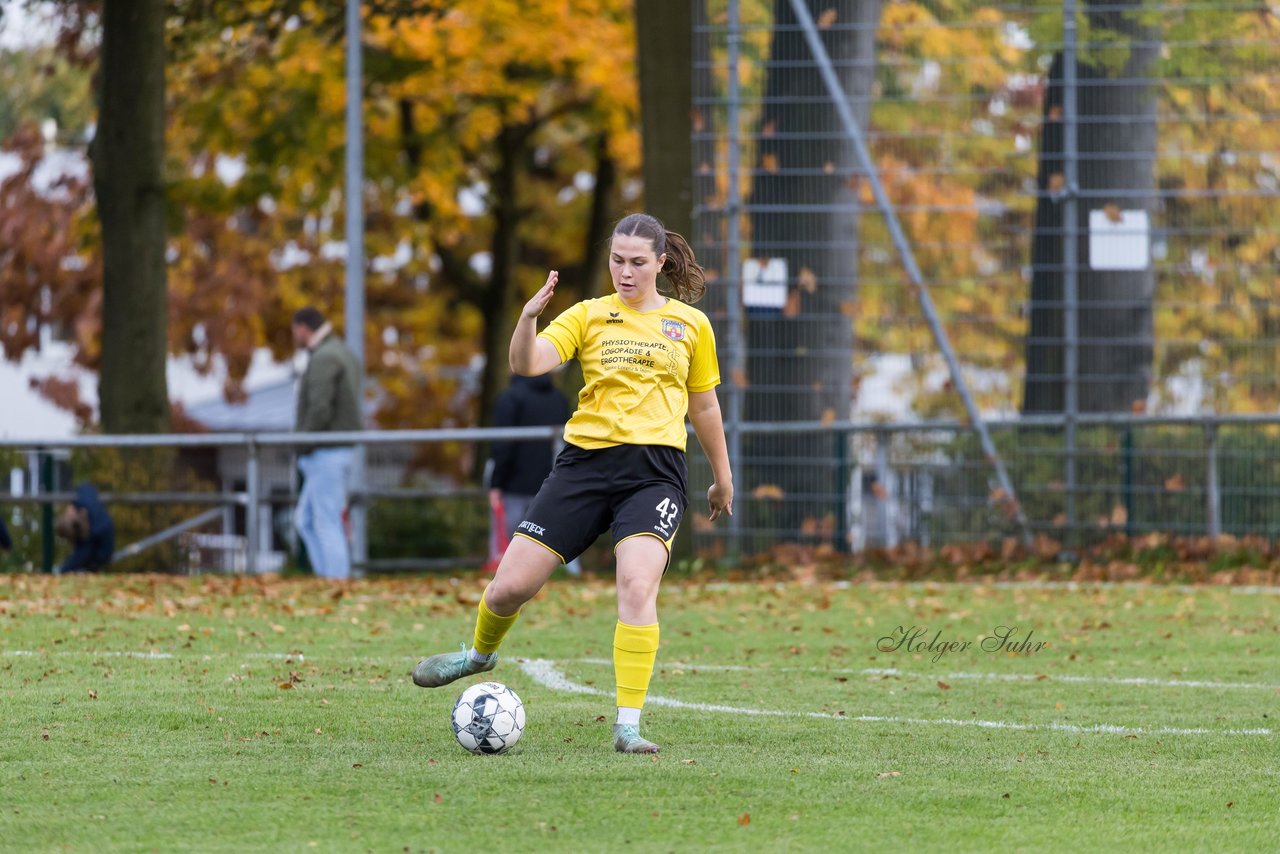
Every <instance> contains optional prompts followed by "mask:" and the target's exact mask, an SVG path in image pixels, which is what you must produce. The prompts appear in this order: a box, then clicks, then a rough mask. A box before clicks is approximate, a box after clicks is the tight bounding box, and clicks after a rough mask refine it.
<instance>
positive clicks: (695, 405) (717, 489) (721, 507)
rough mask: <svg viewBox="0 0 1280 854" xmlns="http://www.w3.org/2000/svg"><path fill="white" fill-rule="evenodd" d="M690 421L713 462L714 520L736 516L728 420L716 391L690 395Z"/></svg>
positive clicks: (710, 496) (711, 501)
mask: <svg viewBox="0 0 1280 854" xmlns="http://www.w3.org/2000/svg"><path fill="white" fill-rule="evenodd" d="M689 422H690V423H691V424H693V432H694V433H696V434H697V436H698V442H699V443H700V444H701V445H702V451H703V453H705V454H706V455H707V460H708V461H709V462H710V463H711V476H712V484H711V488H710V489H708V490H707V502H708V503H709V504H710V505H711V520H712V521H715V520H716V519H717V518H718V517H719V516H720V514H721V513H722V512H723V513H727V514H729V515H730V516H732V515H733V472H732V471H730V470H729V449H728V445H727V444H726V442H725V440H724V421H723V420H722V419H721V417H720V400H719V399H718V398H717V397H716V390H715V389H714V388H710V389H707V390H706V391H691V392H689Z"/></svg>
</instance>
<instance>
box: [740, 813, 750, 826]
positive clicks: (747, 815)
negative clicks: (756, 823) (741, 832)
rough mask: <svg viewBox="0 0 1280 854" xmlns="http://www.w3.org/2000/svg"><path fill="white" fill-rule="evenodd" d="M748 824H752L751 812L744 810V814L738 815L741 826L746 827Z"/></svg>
mask: <svg viewBox="0 0 1280 854" xmlns="http://www.w3.org/2000/svg"><path fill="white" fill-rule="evenodd" d="M748 824H751V813H749V812H744V813H743V814H742V815H740V816H738V826H739V827H746V826H747V825H748Z"/></svg>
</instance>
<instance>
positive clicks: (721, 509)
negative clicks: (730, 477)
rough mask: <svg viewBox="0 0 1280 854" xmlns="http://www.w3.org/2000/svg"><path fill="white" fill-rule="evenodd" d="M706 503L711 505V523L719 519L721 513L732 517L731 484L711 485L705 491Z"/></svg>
mask: <svg viewBox="0 0 1280 854" xmlns="http://www.w3.org/2000/svg"><path fill="white" fill-rule="evenodd" d="M707 503H708V504H710V505H711V521H712V522H714V521H715V520H716V519H719V518H720V514H721V513H727V514H728V515H730V516H732V515H733V484H732V483H725V484H721V483H713V484H711V488H710V489H708V490H707Z"/></svg>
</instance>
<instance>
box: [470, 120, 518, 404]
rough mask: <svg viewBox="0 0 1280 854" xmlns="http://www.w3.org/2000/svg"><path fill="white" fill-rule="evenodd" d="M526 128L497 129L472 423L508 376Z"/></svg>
mask: <svg viewBox="0 0 1280 854" xmlns="http://www.w3.org/2000/svg"><path fill="white" fill-rule="evenodd" d="M527 135H528V129H527V128H514V127H505V128H503V129H502V132H501V133H499V134H498V139H497V149H498V167H497V169H495V170H494V173H493V186H492V187H491V188H490V190H489V201H490V204H491V205H493V238H492V241H493V242H492V243H491V252H492V255H493V267H492V270H491V271H490V274H489V281H488V283H487V284H486V285H485V291H486V296H485V299H484V300H483V301H482V302H481V304H480V310H481V311H482V312H483V313H484V333H483V336H484V338H483V341H484V357H485V358H484V368H483V370H482V373H481V379H480V411H479V412H478V413H477V417H478V419H479V420H477V421H476V423H477V424H490V423H492V419H493V409H494V405H495V404H496V403H497V400H498V395H500V394H501V393H502V390H503V389H505V388H506V387H507V384H508V382H510V379H511V367H510V359H509V350H510V344H511V333H512V331H513V330H514V329H515V325H516V318H515V316H514V315H515V311H516V306H515V303H516V300H515V292H516V283H515V281H514V279H513V276H514V274H515V269H516V264H517V261H518V257H517V255H518V253H519V235H518V233H517V228H518V226H519V220H520V202H519V199H518V197H517V193H518V187H517V169H518V166H517V164H518V163H519V159H520V152H521V149H522V146H523V142H524V139H525V137H526V136H527Z"/></svg>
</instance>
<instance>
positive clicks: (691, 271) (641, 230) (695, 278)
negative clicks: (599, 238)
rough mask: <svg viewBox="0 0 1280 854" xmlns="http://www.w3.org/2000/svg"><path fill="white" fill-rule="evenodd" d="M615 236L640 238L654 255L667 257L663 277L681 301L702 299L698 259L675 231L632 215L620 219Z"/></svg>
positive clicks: (704, 280)
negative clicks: (647, 242)
mask: <svg viewBox="0 0 1280 854" xmlns="http://www.w3.org/2000/svg"><path fill="white" fill-rule="evenodd" d="M613 233H614V234H615V235H618V234H620V235H623V236H624V237H643V238H645V239H646V240H648V241H649V242H650V243H652V244H653V254H654V255H659V256H661V255H664V254H665V255H666V256H667V260H666V261H664V262H663V264H662V272H663V273H664V274H665V275H666V277H667V281H669V282H671V287H673V288H675V291H676V296H677V297H678V298H679V299H680V301H681V302H688V303H694V302H697V301H698V300H700V299H702V294H703V293H704V292H705V291H706V290H707V276H706V273H705V272H703V269H702V266H701V265H700V264H699V263H698V259H697V258H695V257H693V247H691V246H690V245H689V241H687V240H685V239H684V238H683V237H681V236H680V235H679V234H676V233H675V232H674V231H667V229H666V227H665V226H664V225H663V224H662V223H661V222H659V221H658V219H657V217H653V216H649V214H643V213H634V214H631V215H629V216H626V217H623V218H622V220H621V221H620V222H619V223H618V224H617V225H616V226H614V229H613Z"/></svg>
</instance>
